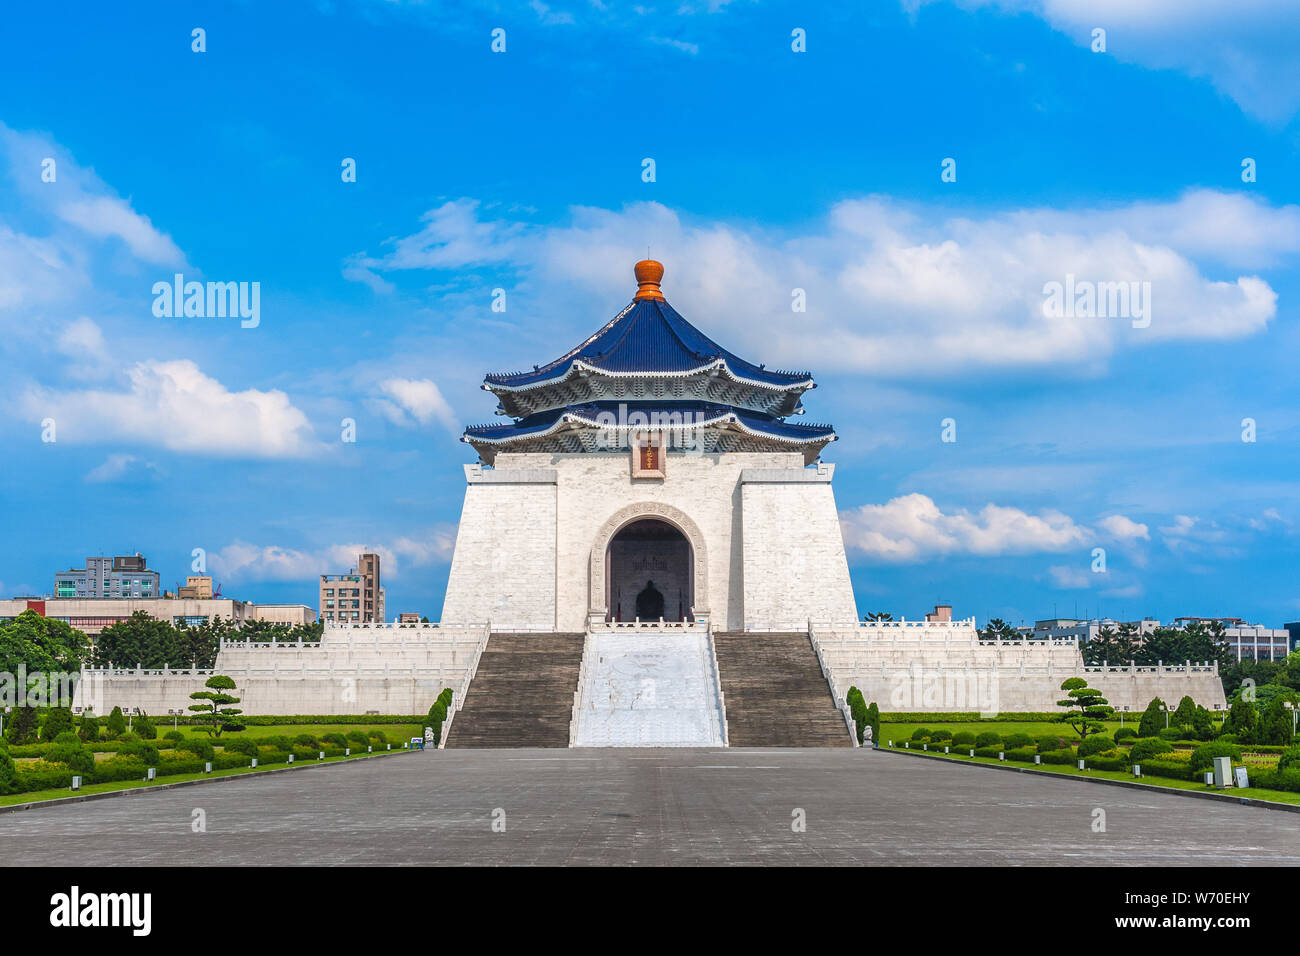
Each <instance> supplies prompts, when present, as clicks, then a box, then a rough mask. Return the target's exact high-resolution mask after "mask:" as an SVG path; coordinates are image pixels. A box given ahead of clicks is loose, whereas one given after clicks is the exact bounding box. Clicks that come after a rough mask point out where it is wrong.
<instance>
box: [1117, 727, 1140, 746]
mask: <svg viewBox="0 0 1300 956" xmlns="http://www.w3.org/2000/svg"><path fill="white" fill-rule="evenodd" d="M1137 735H1138V732H1137V731H1136V730H1134V729H1133V728H1132V727H1121V728H1120V729H1119V730H1117V731H1115V742H1116V743H1119V742H1120V741H1121V740H1128V739H1129V738H1136V737H1137Z"/></svg>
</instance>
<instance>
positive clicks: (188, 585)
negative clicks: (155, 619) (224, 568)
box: [176, 574, 212, 600]
mask: <svg viewBox="0 0 1300 956" xmlns="http://www.w3.org/2000/svg"><path fill="white" fill-rule="evenodd" d="M176 596H177V597H178V598H198V599H200V600H210V599H211V598H212V578H211V577H209V576H208V575H206V574H202V575H199V574H191V575H189V576H188V577H187V578H186V579H185V586H184V587H180V588H177V589H176Z"/></svg>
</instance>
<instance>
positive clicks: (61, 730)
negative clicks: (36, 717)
mask: <svg viewBox="0 0 1300 956" xmlns="http://www.w3.org/2000/svg"><path fill="white" fill-rule="evenodd" d="M72 730H73V726H72V710H71V709H70V708H67V707H51V708H50V712H49V713H48V714H46V715H45V723H44V724H42V725H41V739H42V740H53V739H54V738H55V737H57V736H59V734H66V733H71V732H72Z"/></svg>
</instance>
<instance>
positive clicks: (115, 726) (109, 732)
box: [104, 707, 126, 740]
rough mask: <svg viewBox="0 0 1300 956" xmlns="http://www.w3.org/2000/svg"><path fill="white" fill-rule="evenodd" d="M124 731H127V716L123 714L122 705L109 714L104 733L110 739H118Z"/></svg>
mask: <svg viewBox="0 0 1300 956" xmlns="http://www.w3.org/2000/svg"><path fill="white" fill-rule="evenodd" d="M124 733H126V717H125V716H124V715H123V713H122V708H121V707H114V708H113V712H112V713H110V714H109V715H108V720H107V722H105V724H104V735H105V736H106V737H108V739H109V740H116V739H117V738H118V737H120V736H122V734H124Z"/></svg>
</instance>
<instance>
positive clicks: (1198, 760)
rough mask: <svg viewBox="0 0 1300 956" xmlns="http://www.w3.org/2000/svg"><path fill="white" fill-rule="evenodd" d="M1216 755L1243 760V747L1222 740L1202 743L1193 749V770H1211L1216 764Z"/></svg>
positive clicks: (1191, 764)
mask: <svg viewBox="0 0 1300 956" xmlns="http://www.w3.org/2000/svg"><path fill="white" fill-rule="evenodd" d="M1215 757H1231V758H1232V759H1233V760H1241V747H1239V746H1237V745H1236V744H1225V743H1221V742H1220V741H1217V740H1216V741H1214V742H1212V743H1208V744H1201V745H1200V746H1199V747H1197V748H1196V749H1195V750H1193V751H1192V759H1191V761H1190V762H1189V764H1188V766H1190V767H1191V768H1192V769H1193V770H1201V771H1204V770H1209V769H1210V768H1211V767H1213V766H1214V758H1215Z"/></svg>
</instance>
